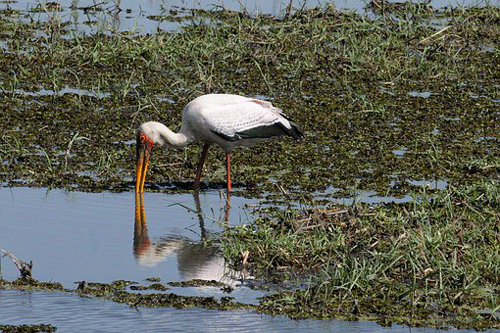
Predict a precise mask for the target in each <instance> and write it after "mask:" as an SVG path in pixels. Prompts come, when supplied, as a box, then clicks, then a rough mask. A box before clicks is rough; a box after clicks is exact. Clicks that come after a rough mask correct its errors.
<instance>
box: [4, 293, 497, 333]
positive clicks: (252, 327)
mask: <svg viewBox="0 0 500 333" xmlns="http://www.w3.org/2000/svg"><path fill="white" fill-rule="evenodd" d="M0 307H1V308H2V312H1V314H0V322H2V323H9V324H32V323H39V322H43V323H48V322H50V323H51V324H52V325H54V326H56V327H57V332H71V331H80V332H81V331H87V332H88V331H91V332H95V331H99V332H249V331H251V332H289V331H290V330H294V331H295V332H377V333H383V332H390V333H406V332H414V333H415V332H417V333H420V332H422V333H424V332H429V333H430V332H439V331H440V330H438V329H432V328H411V329H410V328H409V327H405V326H401V325H393V326H392V327H381V326H379V325H378V324H376V323H374V322H362V321H360V322H354V321H338V320H290V319H287V318H284V317H281V316H276V317H273V316H268V315H260V314H257V313H254V312H249V311H214V310H204V309H196V308H195V309H173V308H161V309H153V308H140V309H139V310H135V309H132V308H130V307H128V306H126V305H123V304H116V303H112V302H107V301H103V300H94V299H86V298H80V297H78V296H68V295H61V294H58V293H42V292H34V293H22V295H20V293H19V292H15V291H0ZM20 314H22V315H20ZM89 318H92V319H91V320H89ZM454 331H455V332H468V331H466V330H454ZM486 332H493V331H486Z"/></svg>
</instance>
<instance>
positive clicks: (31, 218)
mask: <svg viewBox="0 0 500 333" xmlns="http://www.w3.org/2000/svg"><path fill="white" fill-rule="evenodd" d="M225 202H226V201H225V199H224V198H223V197H221V196H220V195H219V193H218V192H217V191H208V192H205V193H203V194H200V196H199V205H198V204H197V200H196V196H194V195H192V194H161V193H145V195H144V197H143V204H144V211H141V210H140V205H138V208H139V210H136V209H135V204H136V202H135V196H134V194H133V193H83V192H68V191H63V190H50V191H49V190H46V189H36V188H23V187H20V188H5V187H0V230H1V234H0V248H3V249H6V250H9V251H12V253H13V254H15V255H16V256H17V257H19V258H20V259H22V260H24V261H29V260H33V262H34V267H33V276H34V277H35V278H36V279H38V280H40V281H57V282H61V283H62V284H63V285H64V286H65V287H66V288H70V289H75V288H76V285H75V282H76V281H81V280H85V281H92V282H111V281H113V280H117V279H125V280H132V281H137V282H141V283H144V279H146V278H148V277H158V278H160V279H161V282H163V283H166V282H171V281H186V280H190V279H192V278H202V279H215V280H221V281H223V282H225V283H229V284H232V285H233V286H234V287H235V289H234V291H233V292H232V293H231V294H229V296H231V297H235V298H236V299H237V300H238V301H241V302H245V303H256V302H257V300H256V298H257V297H260V296H262V295H263V293H262V292H259V291H254V290H251V289H250V288H248V287H247V286H246V285H245V284H244V283H242V282H243V280H242V279H241V278H242V277H241V276H238V275H235V274H234V272H231V271H230V270H228V269H227V268H226V267H225V265H224V260H223V258H222V257H221V256H220V255H219V254H218V252H217V251H210V250H207V249H205V248H204V247H202V246H201V245H200V240H201V239H202V237H203V236H206V235H209V234H211V233H217V232H220V231H221V230H222V229H223V228H224V225H225V223H226V222H225V221H226V220H227V223H228V224H229V225H234V224H238V223H248V222H249V221H250V217H249V214H250V210H251V209H250V208H245V206H252V205H255V204H256V202H255V201H254V200H251V199H244V198H239V197H232V198H231V204H232V205H231V209H230V210H229V213H228V214H227V215H226V213H227V211H226V206H225ZM1 263H2V276H3V278H4V279H9V280H11V279H16V278H17V277H18V275H19V273H18V271H17V269H16V268H15V266H14V265H13V264H12V262H11V261H10V260H9V259H8V258H2V261H1ZM168 292H174V293H176V294H180V295H196V296H214V297H220V296H228V295H227V294H223V293H222V291H221V290H220V288H218V287H192V288H172V289H170V290H169V291H168ZM0 309H2V310H1V312H0V323H2V324H36V323H50V324H52V325H54V326H56V327H57V328H58V332H67V331H82V330H83V331H99V332H117V331H128V332H136V331H141V332H159V331H170V332H175V331H182V332H185V331H190V332H197V331H203V332H211V331H231V332H234V331H249V330H251V331H254V332H264V331H265V332H285V331H288V330H291V329H292V330H296V331H301V332H345V331H357V332H386V331H387V332H410V328H408V327H405V326H400V325H393V326H392V327H391V328H385V327H381V326H379V325H378V324H376V323H373V322H343V321H337V320H300V321H294V320H290V319H288V318H286V317H282V316H276V317H273V316H269V315H261V314H257V313H255V312H252V311H227V312H226V311H215V310H206V309H198V308H194V309H174V308H160V309H150V308H142V307H140V308H138V309H135V308H131V307H129V306H128V305H125V304H117V303H113V302H111V301H107V300H101V299H88V298H82V297H79V296H78V295H76V294H71V293H58V292H53V293H49V292H20V291H5V290H3V291H2V290H0ZM89 318H92V320H89ZM436 331H437V330H436V329H433V328H411V332H436Z"/></svg>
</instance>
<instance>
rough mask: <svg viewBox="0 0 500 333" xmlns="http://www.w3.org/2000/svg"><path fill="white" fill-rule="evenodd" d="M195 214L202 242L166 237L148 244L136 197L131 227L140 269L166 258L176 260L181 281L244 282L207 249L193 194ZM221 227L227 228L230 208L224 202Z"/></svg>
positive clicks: (139, 198) (197, 201)
mask: <svg viewBox="0 0 500 333" xmlns="http://www.w3.org/2000/svg"><path fill="white" fill-rule="evenodd" d="M193 197H194V202H195V206H196V214H197V216H198V220H199V225H200V235H201V239H200V241H199V242H194V241H192V240H190V239H188V238H186V237H183V236H180V235H177V236H165V237H160V238H158V239H155V240H150V238H149V236H148V228H147V223H146V214H145V209H144V201H143V194H142V192H141V193H137V192H136V194H135V223H134V244H133V249H134V256H135V258H136V259H137V261H138V263H139V265H141V266H148V267H153V266H156V265H157V264H159V263H160V262H162V261H165V260H166V259H167V258H168V257H169V256H171V255H176V256H177V265H178V270H179V273H180V275H181V277H182V278H183V279H184V280H186V281H188V280H192V279H202V280H216V281H220V282H223V283H225V284H228V285H231V286H236V285H238V284H240V281H241V279H244V278H245V276H244V273H242V272H236V271H233V270H230V269H229V268H228V267H227V265H226V263H225V260H224V257H223V255H222V253H221V250H220V249H219V248H218V247H216V246H214V245H206V244H204V242H203V239H204V238H205V237H206V230H205V226H204V215H203V212H202V210H201V203H200V199H199V194H198V193H194V194H193ZM225 202H226V204H225V209H224V223H226V224H227V221H228V217H229V211H230V204H229V200H227V199H226V200H225Z"/></svg>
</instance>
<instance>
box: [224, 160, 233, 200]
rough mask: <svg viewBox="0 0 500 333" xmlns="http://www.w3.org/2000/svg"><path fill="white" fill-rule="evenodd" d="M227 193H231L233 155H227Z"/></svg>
mask: <svg viewBox="0 0 500 333" xmlns="http://www.w3.org/2000/svg"><path fill="white" fill-rule="evenodd" d="M226 173H227V191H228V192H231V191H232V190H233V189H232V188H231V153H226Z"/></svg>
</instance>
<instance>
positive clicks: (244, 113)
mask: <svg viewBox="0 0 500 333" xmlns="http://www.w3.org/2000/svg"><path fill="white" fill-rule="evenodd" d="M205 112H206V113H205ZM204 113H205V114H206V117H205V120H206V125H207V127H208V129H209V130H210V131H212V132H213V133H215V134H217V135H218V136H220V137H222V138H224V139H225V140H228V141H238V140H241V139H259V138H262V139H264V138H270V137H273V136H278V135H291V136H294V135H292V134H290V133H289V132H291V131H292V132H293V128H292V125H291V124H290V122H289V121H288V119H287V118H286V117H285V115H284V114H283V111H281V109H279V108H276V107H274V106H273V105H272V104H271V103H269V102H266V101H261V100H257V99H247V100H245V101H242V102H238V103H234V104H226V105H219V106H215V107H208V108H206V109H205V110H204Z"/></svg>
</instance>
